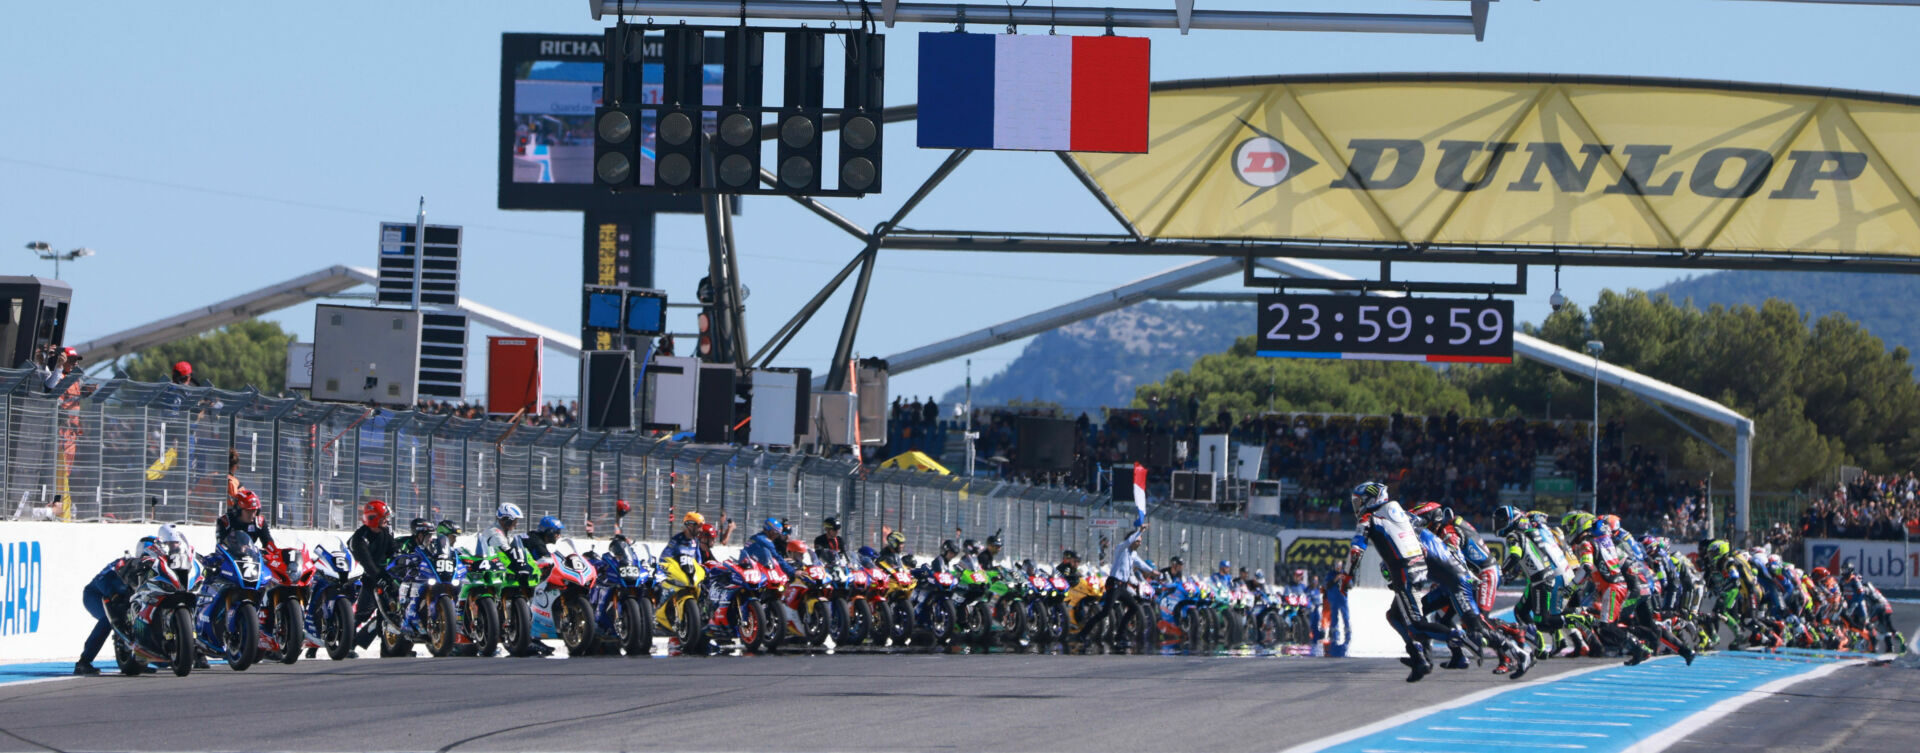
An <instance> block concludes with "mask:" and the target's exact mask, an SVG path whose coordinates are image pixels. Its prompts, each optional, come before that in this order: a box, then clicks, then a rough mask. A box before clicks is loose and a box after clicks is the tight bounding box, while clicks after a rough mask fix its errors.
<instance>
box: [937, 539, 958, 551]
mask: <svg viewBox="0 0 1920 753" xmlns="http://www.w3.org/2000/svg"><path fill="white" fill-rule="evenodd" d="M940 553H941V554H959V553H960V547H958V546H955V545H954V543H953V539H947V540H945V541H942V542H940Z"/></svg>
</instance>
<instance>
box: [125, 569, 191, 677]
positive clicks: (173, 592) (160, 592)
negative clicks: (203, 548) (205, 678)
mask: <svg viewBox="0 0 1920 753" xmlns="http://www.w3.org/2000/svg"><path fill="white" fill-rule="evenodd" d="M202 572H203V571H202V569H201V566H200V560H199V558H198V557H195V556H194V554H193V547H192V546H190V545H188V544H187V541H186V539H184V538H179V539H173V538H170V539H168V540H166V541H160V542H156V543H154V544H151V545H149V546H148V547H147V548H146V549H144V550H142V551H141V553H140V574H141V581H140V584H139V585H137V586H135V587H134V591H133V596H132V597H130V598H129V599H128V610H127V611H128V612H129V615H128V619H127V620H126V621H124V622H115V623H114V626H113V658H114V660H115V661H116V662H118V663H119V665H120V672H121V674H125V675H129V676H132V675H138V674H141V673H143V672H147V671H148V667H147V664H148V662H152V663H153V664H156V665H159V666H161V667H164V668H167V669H171V670H173V674H174V675H175V676H177V677H185V676H187V673H189V672H192V671H193V658H194V652H195V645H194V644H195V641H194V637H193V635H194V631H193V612H194V607H195V602H196V597H195V595H194V594H195V592H196V591H198V590H199V588H200V580H201V573H202Z"/></svg>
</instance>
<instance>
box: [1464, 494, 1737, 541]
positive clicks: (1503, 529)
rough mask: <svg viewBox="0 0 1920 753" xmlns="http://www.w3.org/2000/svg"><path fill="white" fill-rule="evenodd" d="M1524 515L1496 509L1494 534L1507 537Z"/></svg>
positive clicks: (1510, 509) (1509, 507) (1516, 510)
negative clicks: (1508, 532)
mask: <svg viewBox="0 0 1920 753" xmlns="http://www.w3.org/2000/svg"><path fill="white" fill-rule="evenodd" d="M1524 515H1526V513H1523V512H1520V508H1518V507H1514V506H1512V505H1504V506H1502V507H1499V508H1497V509H1495V510H1494V511H1493V532H1494V533H1498V534H1501V535H1506V533H1507V531H1510V530H1512V529H1513V525H1514V523H1515V522H1516V521H1518V520H1520V518H1521V517H1523V516H1524ZM1703 548H1704V547H1703Z"/></svg>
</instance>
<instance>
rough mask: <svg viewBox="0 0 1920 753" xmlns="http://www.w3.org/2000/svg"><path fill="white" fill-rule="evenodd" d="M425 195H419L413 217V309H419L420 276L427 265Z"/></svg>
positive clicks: (424, 271) (424, 272)
mask: <svg viewBox="0 0 1920 753" xmlns="http://www.w3.org/2000/svg"><path fill="white" fill-rule="evenodd" d="M426 260H427V197H425V196H422V197H420V214H419V215H417V216H415V217H414V218H413V310H415V311H419V310H420V277H421V275H424V274H426V267H427V262H426Z"/></svg>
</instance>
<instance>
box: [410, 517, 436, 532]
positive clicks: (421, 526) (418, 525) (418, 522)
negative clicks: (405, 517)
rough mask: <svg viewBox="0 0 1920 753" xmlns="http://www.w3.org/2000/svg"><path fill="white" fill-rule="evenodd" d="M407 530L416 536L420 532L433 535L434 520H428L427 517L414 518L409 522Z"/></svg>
mask: <svg viewBox="0 0 1920 753" xmlns="http://www.w3.org/2000/svg"><path fill="white" fill-rule="evenodd" d="M407 531H408V532H409V533H411V534H413V535H415V536H418V535H420V534H426V535H429V536H431V535H433V521H430V520H427V519H426V518H414V519H413V520H412V521H411V522H409V523H407Z"/></svg>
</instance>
